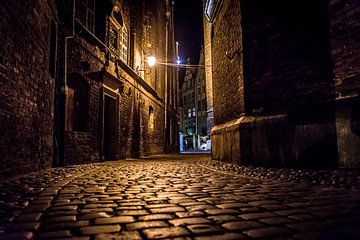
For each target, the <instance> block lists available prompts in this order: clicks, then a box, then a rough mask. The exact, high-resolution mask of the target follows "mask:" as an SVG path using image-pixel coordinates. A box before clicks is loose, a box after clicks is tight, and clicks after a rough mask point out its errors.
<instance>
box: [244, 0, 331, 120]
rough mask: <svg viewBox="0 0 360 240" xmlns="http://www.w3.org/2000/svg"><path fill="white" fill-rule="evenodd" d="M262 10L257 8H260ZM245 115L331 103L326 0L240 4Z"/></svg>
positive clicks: (249, 2)
mask: <svg viewBox="0 0 360 240" xmlns="http://www.w3.org/2000/svg"><path fill="white" fill-rule="evenodd" d="M259 5H261V6H262V7H261V8H259V7H258V6H259ZM241 7H242V8H241V9H242V23H243V42H244V45H243V46H244V76H245V95H246V100H245V102H246V107H247V111H248V112H249V113H261V112H267V113H269V112H279V111H288V110H292V109H294V108H295V107H296V106H302V105H306V104H308V103H311V104H313V103H314V102H319V101H320V102H321V101H327V100H328V99H333V95H332V79H331V68H330V55H329V48H330V46H329V24H328V15H327V12H328V10H327V1H326V0H321V1H316V2H311V7H310V2H309V1H295V2H294V1H292V2H291V3H290V2H289V1H277V2H269V1H268V2H263V1H260V0H258V1H256V0H255V1H242V6H241Z"/></svg>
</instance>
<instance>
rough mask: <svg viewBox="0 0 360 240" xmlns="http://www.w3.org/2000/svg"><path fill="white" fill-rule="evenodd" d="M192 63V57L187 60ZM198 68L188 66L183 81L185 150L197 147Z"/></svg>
mask: <svg viewBox="0 0 360 240" xmlns="http://www.w3.org/2000/svg"><path fill="white" fill-rule="evenodd" d="M187 64H190V59H188V60H187ZM195 70H196V69H194V68H190V67H189V68H186V70H185V77H184V81H183V83H182V110H183V113H182V114H183V116H182V117H183V119H182V124H183V125H182V130H183V131H182V132H183V141H184V144H183V146H184V150H185V151H186V150H193V149H196V148H197V140H196V136H195V130H196V106H195V104H196V102H195V89H196V88H195V80H196V71H195Z"/></svg>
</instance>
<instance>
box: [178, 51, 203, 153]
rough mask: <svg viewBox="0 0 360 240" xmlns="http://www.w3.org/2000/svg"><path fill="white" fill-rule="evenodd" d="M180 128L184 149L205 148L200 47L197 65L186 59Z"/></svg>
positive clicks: (201, 53)
mask: <svg viewBox="0 0 360 240" xmlns="http://www.w3.org/2000/svg"><path fill="white" fill-rule="evenodd" d="M181 95H182V110H183V115H182V121H181V122H182V129H183V141H184V142H183V146H184V150H207V149H205V145H206V141H207V140H208V134H207V99H206V82H205V69H204V51H203V49H201V52H200V59H199V64H197V67H195V65H193V66H192V65H191V63H190V59H188V61H187V67H186V70H185V77H184V81H183V85H182V94H181Z"/></svg>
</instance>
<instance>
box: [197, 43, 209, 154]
mask: <svg viewBox="0 0 360 240" xmlns="http://www.w3.org/2000/svg"><path fill="white" fill-rule="evenodd" d="M204 64H205V59H204V49H203V47H202V48H201V51H200V59H199V64H198V65H199V66H198V68H197V72H196V79H195V101H196V105H195V108H196V112H197V114H196V129H195V133H196V135H197V146H198V149H200V150H206V149H205V146H204V145H206V141H207V140H208V138H209V136H210V135H208V134H207V133H208V128H207V120H208V112H207V110H208V108H207V91H206V81H205V68H204ZM201 148H202V149H201Z"/></svg>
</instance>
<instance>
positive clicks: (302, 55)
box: [204, 0, 360, 167]
mask: <svg viewBox="0 0 360 240" xmlns="http://www.w3.org/2000/svg"><path fill="white" fill-rule="evenodd" d="M259 6H260V7H259ZM359 12H360V4H359V2H357V1H346V0H340V1H335V0H329V1H328V0H321V1H316V3H315V2H313V1H295V2H294V1H292V2H291V3H290V2H289V1H266V2H264V1H260V0H256V1H246V0H243V1H204V13H205V16H206V22H205V25H204V30H205V55H206V57H205V59H207V61H208V62H209V61H211V63H212V64H211V65H212V67H211V72H210V70H209V71H208V72H207V74H206V77H207V81H209V80H210V79H212V84H213V94H214V95H213V104H214V105H213V107H214V124H215V127H214V128H213V129H212V131H211V139H212V146H213V148H212V150H213V151H212V157H213V158H214V159H221V160H224V161H233V162H238V163H241V164H253V165H263V166H264V165H271V166H296V167H336V166H359V165H360V162H359V154H360V152H359V149H360V135H359V115H360V114H359V109H360V108H359V89H360V87H359V86H360V85H359V84H360V78H359V76H360V65H359V63H360V47H359V41H357V39H359V36H360V35H359V33H360V31H359V30H360V29H359V24H358V23H359V19H358V15H359ZM209 58H211V60H209ZM210 81H211V80H210Z"/></svg>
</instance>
